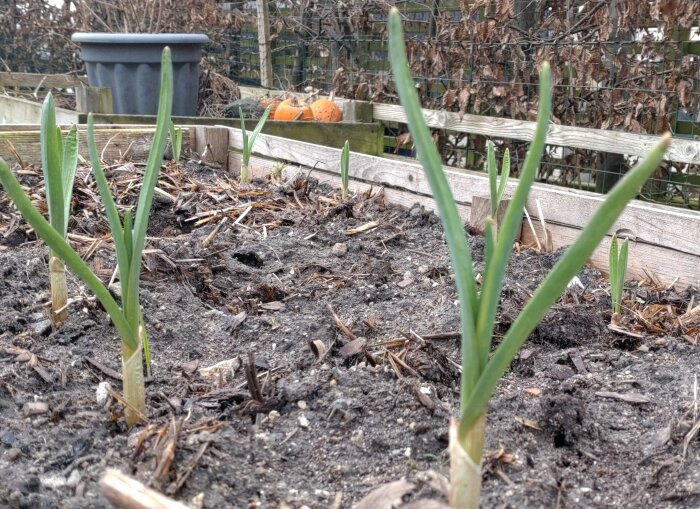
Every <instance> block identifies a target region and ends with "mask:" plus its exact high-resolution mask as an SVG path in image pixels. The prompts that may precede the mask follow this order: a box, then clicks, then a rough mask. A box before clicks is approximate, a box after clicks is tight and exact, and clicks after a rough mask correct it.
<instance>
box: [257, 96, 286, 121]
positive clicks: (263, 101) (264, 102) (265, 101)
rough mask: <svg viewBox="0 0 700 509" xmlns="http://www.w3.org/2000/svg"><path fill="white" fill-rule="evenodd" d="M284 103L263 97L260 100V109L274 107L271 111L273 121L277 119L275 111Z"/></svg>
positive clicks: (273, 98)
mask: <svg viewBox="0 0 700 509" xmlns="http://www.w3.org/2000/svg"><path fill="white" fill-rule="evenodd" d="M281 102H282V101H280V100H279V99H277V98H275V97H263V98H262V99H260V107H261V108H263V109H265V108H267V107H268V106H270V105H272V109H271V110H270V118H271V119H273V118H275V111H277V106H279V105H280V103H281Z"/></svg>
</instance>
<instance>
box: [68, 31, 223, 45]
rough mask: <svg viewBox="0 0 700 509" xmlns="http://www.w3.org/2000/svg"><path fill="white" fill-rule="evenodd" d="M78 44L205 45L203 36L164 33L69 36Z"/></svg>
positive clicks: (80, 33) (78, 33)
mask: <svg viewBox="0 0 700 509" xmlns="http://www.w3.org/2000/svg"><path fill="white" fill-rule="evenodd" d="M71 40H72V41H73V42H77V43H78V44H81V43H86V44H95V43H97V44H206V43H207V42H209V37H208V36H207V35H205V34H187V33H164V34H132V33H123V32H113V33H107V32H76V33H74V34H73V35H72V36H71Z"/></svg>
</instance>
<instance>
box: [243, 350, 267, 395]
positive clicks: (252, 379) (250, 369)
mask: <svg viewBox="0 0 700 509" xmlns="http://www.w3.org/2000/svg"><path fill="white" fill-rule="evenodd" d="M268 373H269V372H268ZM245 377H246V380H247V384H248V390H249V391H250V395H251V397H252V398H253V399H254V400H255V401H258V402H260V403H264V402H265V399H264V398H263V395H262V391H261V390H260V381H259V380H258V377H257V376H256V373H255V352H252V351H250V352H248V364H246V367H245Z"/></svg>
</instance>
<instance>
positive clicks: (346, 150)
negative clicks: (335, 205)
mask: <svg viewBox="0 0 700 509" xmlns="http://www.w3.org/2000/svg"><path fill="white" fill-rule="evenodd" d="M340 182H341V185H342V187H341V190H340V192H341V197H342V199H343V201H345V200H347V199H348V185H349V183H350V142H349V141H348V140H345V145H343V150H342V152H341V153H340Z"/></svg>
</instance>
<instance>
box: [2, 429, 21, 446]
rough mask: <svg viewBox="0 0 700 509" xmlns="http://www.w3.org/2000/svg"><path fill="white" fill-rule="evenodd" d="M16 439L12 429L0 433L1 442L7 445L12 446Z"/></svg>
mask: <svg viewBox="0 0 700 509" xmlns="http://www.w3.org/2000/svg"><path fill="white" fill-rule="evenodd" d="M16 441H17V437H16V436H15V434H14V433H12V432H11V431H4V432H3V433H2V435H0V442H2V445H4V446H5V447H12V446H13V445H14V443H15V442H16Z"/></svg>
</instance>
